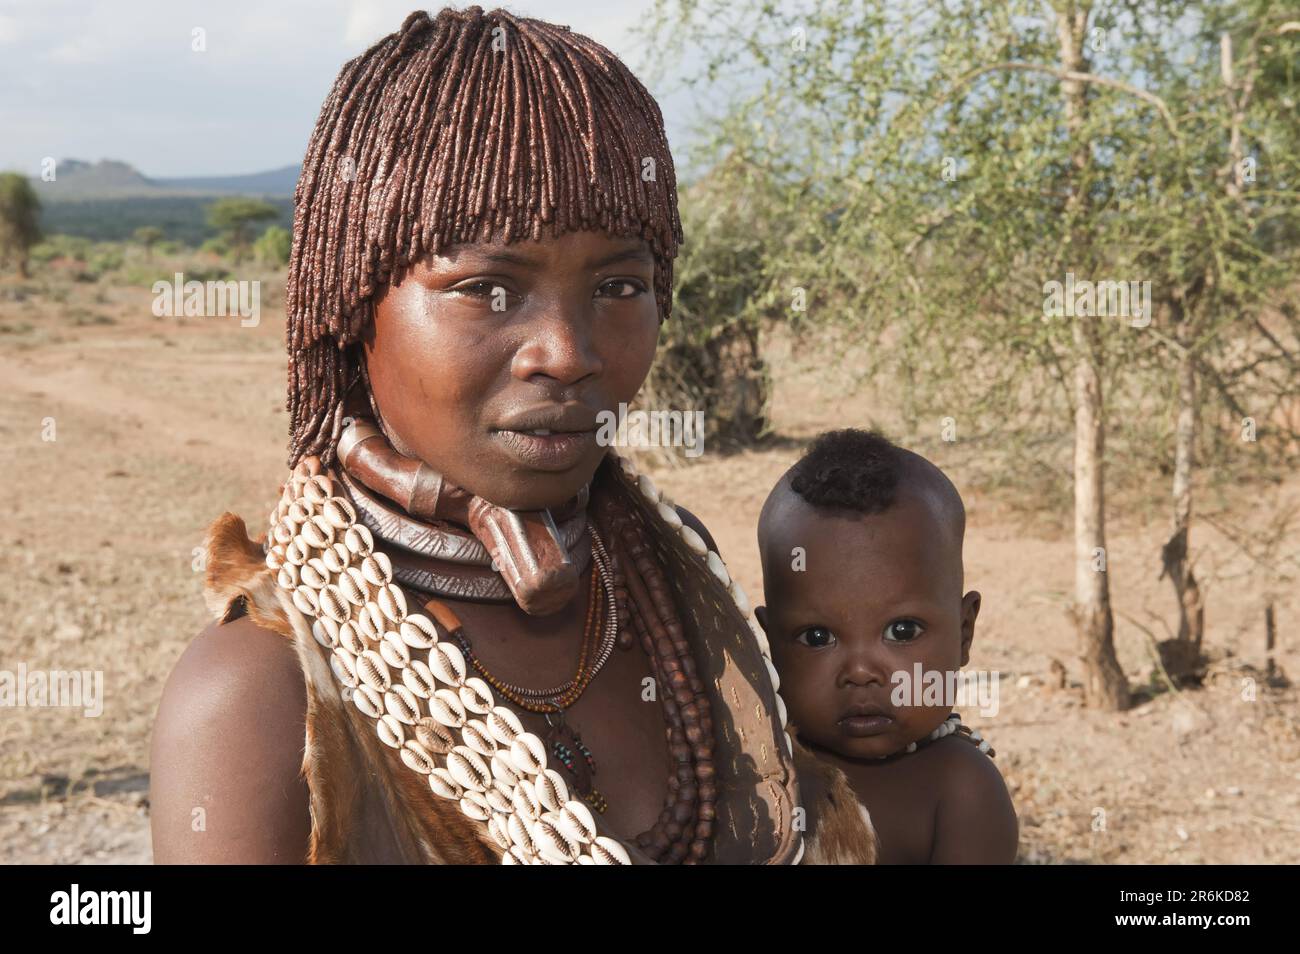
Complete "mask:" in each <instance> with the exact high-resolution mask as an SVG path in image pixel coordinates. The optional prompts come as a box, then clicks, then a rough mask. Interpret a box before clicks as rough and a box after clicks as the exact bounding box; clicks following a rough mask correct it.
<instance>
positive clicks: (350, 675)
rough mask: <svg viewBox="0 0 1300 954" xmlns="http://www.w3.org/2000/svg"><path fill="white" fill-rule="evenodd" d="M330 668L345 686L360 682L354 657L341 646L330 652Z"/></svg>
mask: <svg viewBox="0 0 1300 954" xmlns="http://www.w3.org/2000/svg"><path fill="white" fill-rule="evenodd" d="M330 669H332V670H334V676H335V678H336V679H338V681H339V682H341V683H343V685H345V686H356V685H357V684H358V683H359V682H360V680H359V679H358V678H357V661H356V657H355V656H353V655H352V654H351V653H350V652H348V651H347V650H346V649H343V648H342V647H339V648H337V649H335V650H334V652H332V653H331V654H330Z"/></svg>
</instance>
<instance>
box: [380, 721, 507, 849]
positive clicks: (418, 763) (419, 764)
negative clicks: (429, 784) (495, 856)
mask: <svg viewBox="0 0 1300 954" xmlns="http://www.w3.org/2000/svg"><path fill="white" fill-rule="evenodd" d="M401 756H402V761H403V762H405V763H406V767H407V768H409V769H411V770H412V771H414V772H419V773H420V774H421V775H428V774H429V773H430V772H432V771H433V770H434V767H435V763H434V761H433V756H432V755H430V754H429V752H428V750H427V749H425V747H424V746H422V745H421V744H420V743H419V742H416V741H415V740H414V739H407V740H406V741H405V742H403V743H402V751H401ZM502 847H505V846H504V845H503V846H502Z"/></svg>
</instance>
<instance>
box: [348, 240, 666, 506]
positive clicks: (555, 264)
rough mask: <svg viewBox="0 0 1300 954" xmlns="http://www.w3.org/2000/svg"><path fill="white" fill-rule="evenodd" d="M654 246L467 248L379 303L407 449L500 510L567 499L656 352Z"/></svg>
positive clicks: (402, 445)
mask: <svg viewBox="0 0 1300 954" xmlns="http://www.w3.org/2000/svg"><path fill="white" fill-rule="evenodd" d="M654 278H655V266H654V258H653V256H652V255H651V252H650V248H649V246H648V244H647V243H646V242H645V241H644V240H642V239H640V238H635V237H621V238H612V237H610V236H608V235H606V234H605V233H603V232H591V231H581V232H570V233H568V234H566V235H563V236H561V237H560V238H549V237H548V238H543V239H542V240H541V241H538V242H531V241H522V242H513V243H511V244H509V245H505V244H503V243H500V242H495V241H494V242H490V243H474V244H465V245H456V246H452V247H450V248H447V249H445V250H444V251H443V253H442V254H439V255H434V256H430V257H428V258H426V259H425V260H424V261H423V262H421V263H419V264H417V265H413V266H412V267H411V268H409V269H408V270H407V272H406V275H405V277H404V278H403V280H402V283H401V284H400V285H396V286H390V287H389V288H388V289H387V290H386V291H385V292H383V294H382V295H381V297H379V298H378V299H377V301H376V305H375V321H374V324H373V326H372V331H371V333H370V334H369V335H368V336H367V338H366V341H365V352H366V362H367V370H368V372H369V375H370V382H371V386H372V388H373V389H374V396H375V400H376V402H377V403H378V405H379V410H380V413H382V414H383V416H384V421H385V423H386V425H387V427H388V430H389V431H390V433H392V435H393V438H394V442H395V444H396V446H397V449H398V450H399V451H400V452H402V453H403V454H405V455H407V456H409V457H416V458H419V459H421V460H423V461H424V462H425V463H427V464H428V465H429V466H430V467H432V468H433V469H435V470H437V471H438V472H439V473H441V474H442V475H443V476H444V477H446V479H447V480H449V481H450V482H452V483H454V484H456V485H458V486H461V487H464V488H465V489H466V490H469V491H471V492H472V493H475V494H477V495H478V496H480V497H483V498H485V499H487V500H489V501H491V502H492V503H495V504H497V505H499V506H503V507H508V508H510V509H514V510H537V509H541V508H543V507H556V506H559V505H560V504H562V503H564V502H565V501H566V500H568V499H569V498H570V497H572V496H573V495H574V494H575V493H577V492H578V490H579V489H581V488H582V486H583V485H584V484H586V483H587V481H589V480H590V479H591V477H592V475H593V474H594V473H595V470H596V467H597V466H598V465H599V464H600V461H601V458H602V457H603V456H604V453H605V448H604V447H602V446H600V445H598V444H597V442H596V430H597V427H598V424H599V422H598V420H597V415H598V414H599V413H600V412H602V411H608V412H612V413H615V414H616V413H617V412H618V406H619V404H620V403H622V402H630V401H631V400H632V398H633V397H635V395H636V393H637V391H638V390H639V389H640V387H641V384H642V382H643V381H644V380H645V377H646V374H647V373H648V372H649V370H650V363H651V361H652V360H653V359H654V353H655V345H656V344H657V342H658V338H659V316H658V309H657V306H656V302H655V295H654Z"/></svg>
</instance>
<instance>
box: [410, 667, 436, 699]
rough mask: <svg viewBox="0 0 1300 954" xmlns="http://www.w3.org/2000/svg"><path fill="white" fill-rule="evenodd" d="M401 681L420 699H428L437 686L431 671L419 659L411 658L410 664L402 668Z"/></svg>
mask: <svg viewBox="0 0 1300 954" xmlns="http://www.w3.org/2000/svg"><path fill="white" fill-rule="evenodd" d="M402 682H403V684H404V685H405V686H406V688H407V689H410V690H411V691H412V692H413V693H415V694H416V695H417V696H419V697H420V698H421V699H428V698H429V697H430V696H431V695H433V693H434V690H436V689H437V688H438V684H437V682H436V680H435V679H434V677H433V673H432V672H430V671H429V667H428V666H427V665H425V663H424V662H422V661H421V660H419V659H412V660H411V664H410V665H409V666H407V667H406V668H405V669H403V670H402Z"/></svg>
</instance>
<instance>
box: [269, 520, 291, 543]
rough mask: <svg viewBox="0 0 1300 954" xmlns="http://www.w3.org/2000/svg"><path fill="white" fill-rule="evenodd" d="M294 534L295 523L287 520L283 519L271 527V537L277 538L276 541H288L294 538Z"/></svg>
mask: <svg viewBox="0 0 1300 954" xmlns="http://www.w3.org/2000/svg"><path fill="white" fill-rule="evenodd" d="M294 536H295V533H294V527H293V524H291V523H289V521H287V520H281V521H280V522H279V523H277V524H276V525H275V526H274V527H272V528H271V538H272V539H273V540H275V542H276V543H280V544H285V543H288V542H289V541H290V540H292V539H293V538H294Z"/></svg>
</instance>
